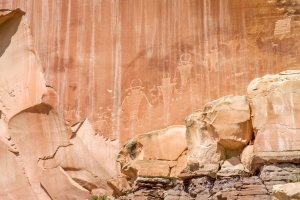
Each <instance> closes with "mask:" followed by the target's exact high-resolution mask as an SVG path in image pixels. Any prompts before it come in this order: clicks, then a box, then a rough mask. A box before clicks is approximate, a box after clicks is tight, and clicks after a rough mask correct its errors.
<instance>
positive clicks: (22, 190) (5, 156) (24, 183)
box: [0, 141, 37, 200]
mask: <svg viewBox="0 0 300 200" xmlns="http://www.w3.org/2000/svg"><path fill="white" fill-rule="evenodd" d="M0 158H1V164H0V199H3V200H12V199H25V200H31V199H32V200H37V197H36V195H35V194H34V192H33V191H32V189H31V186H30V184H29V182H28V179H27V176H26V174H25V173H24V171H23V169H22V166H21V165H20V163H19V159H18V158H17V156H16V155H15V154H14V153H13V152H11V151H10V150H9V146H8V145H7V144H4V143H3V142H2V141H0Z"/></svg>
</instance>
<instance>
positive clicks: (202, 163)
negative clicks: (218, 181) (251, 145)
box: [186, 96, 252, 177]
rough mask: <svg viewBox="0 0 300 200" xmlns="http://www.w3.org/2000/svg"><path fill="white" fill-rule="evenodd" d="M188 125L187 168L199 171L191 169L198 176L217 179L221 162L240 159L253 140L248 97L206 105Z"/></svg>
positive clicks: (187, 121)
mask: <svg viewBox="0 0 300 200" xmlns="http://www.w3.org/2000/svg"><path fill="white" fill-rule="evenodd" d="M186 123H187V134H186V137H187V145H188V165H189V166H190V168H193V166H194V167H195V168H197V169H191V171H193V172H192V174H193V173H197V174H198V175H197V174H194V175H195V176H199V175H201V174H203V175H210V176H212V177H215V176H216V173H217V171H218V170H219V167H220V164H221V162H223V161H225V160H226V159H230V158H231V157H236V156H239V155H240V154H241V153H242V151H243V149H244V148H245V146H246V145H247V144H248V142H249V141H250V140H251V139H252V125H251V122H250V107H249V102H248V99H247V97H246V96H226V97H223V98H221V99H218V100H215V101H213V102H210V103H207V104H206V105H205V106H204V107H203V108H202V109H200V110H197V111H196V112H195V113H193V114H192V115H190V116H188V117H187V118H186ZM194 171H198V172H194ZM192 174H191V176H193V175H192ZM186 175H187V174H186Z"/></svg>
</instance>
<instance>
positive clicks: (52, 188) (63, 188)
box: [41, 167, 91, 200]
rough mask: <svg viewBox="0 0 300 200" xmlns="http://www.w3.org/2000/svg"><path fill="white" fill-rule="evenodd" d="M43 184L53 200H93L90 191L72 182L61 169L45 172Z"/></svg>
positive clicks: (42, 178) (42, 179)
mask: <svg viewBox="0 0 300 200" xmlns="http://www.w3.org/2000/svg"><path fill="white" fill-rule="evenodd" d="M41 184H42V186H43V187H44V188H45V190H46V191H47V193H48V194H49V195H50V197H51V198H52V199H57V200H65V199H70V200H71V199H78V200H79V199H82V200H90V199H91V195H90V193H89V191H88V190H86V189H84V188H83V187H81V186H80V185H79V184H78V183H76V182H75V181H74V180H72V178H71V177H70V176H69V175H68V174H67V173H66V172H65V171H64V170H63V169H62V168H61V167H58V168H53V169H47V170H45V171H43V175H42V177H41ZM58 185H59V187H58Z"/></svg>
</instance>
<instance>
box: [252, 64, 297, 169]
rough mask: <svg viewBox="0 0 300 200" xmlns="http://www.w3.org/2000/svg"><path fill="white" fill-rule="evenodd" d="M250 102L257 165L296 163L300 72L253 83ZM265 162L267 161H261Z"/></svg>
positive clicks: (257, 80)
mask: <svg viewBox="0 0 300 200" xmlns="http://www.w3.org/2000/svg"><path fill="white" fill-rule="evenodd" d="M248 98H249V101H250V106H251V111H252V113H251V117H252V123H253V128H254V132H255V143H254V162H253V163H252V164H253V165H254V166H253V168H256V166H255V165H258V163H263V162H266V161H268V162H274V161H277V162H297V160H299V150H300V129H299V128H300V118H299V117H298V116H299V114H300V109H299V108H300V107H299V105H300V104H299V100H300V71H298V70H288V71H285V72H281V73H279V74H276V75H266V76H264V77H262V78H258V79H254V80H253V81H252V82H251V83H250V84H249V86H248ZM262 160H265V161H262Z"/></svg>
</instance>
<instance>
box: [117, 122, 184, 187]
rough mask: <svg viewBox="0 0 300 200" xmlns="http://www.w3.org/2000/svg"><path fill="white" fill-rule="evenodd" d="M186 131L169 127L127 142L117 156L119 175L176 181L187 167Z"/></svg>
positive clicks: (133, 178)
mask: <svg viewBox="0 0 300 200" xmlns="http://www.w3.org/2000/svg"><path fill="white" fill-rule="evenodd" d="M185 133H186V128H185V127H184V126H171V127H168V128H166V129H162V130H158V131H153V132H150V133H146V134H141V135H138V136H136V137H134V138H133V139H132V140H130V141H128V142H127V143H126V144H125V145H124V146H123V148H122V149H121V151H120V152H119V154H118V159H117V161H118V162H119V163H120V165H121V167H122V172H123V173H124V174H126V175H127V176H129V177H131V181H134V180H135V179H136V178H137V177H139V176H140V177H163V178H171V177H173V178H176V177H177V175H178V174H179V173H180V172H181V170H182V169H183V168H185V166H186V160H187V156H186V149H187V145H186V136H185V135H186V134H185Z"/></svg>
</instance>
